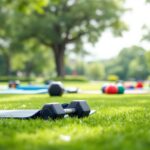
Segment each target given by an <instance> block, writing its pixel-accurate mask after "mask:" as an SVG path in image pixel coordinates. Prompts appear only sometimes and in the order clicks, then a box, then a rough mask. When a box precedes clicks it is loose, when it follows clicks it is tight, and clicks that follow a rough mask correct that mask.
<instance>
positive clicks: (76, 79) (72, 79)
mask: <svg viewBox="0 0 150 150" xmlns="http://www.w3.org/2000/svg"><path fill="white" fill-rule="evenodd" d="M53 80H55V81H63V82H88V79H87V78H86V77H85V76H68V75H67V76H65V78H60V77H57V78H53Z"/></svg>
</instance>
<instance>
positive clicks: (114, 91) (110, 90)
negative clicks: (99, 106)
mask: <svg viewBox="0 0 150 150" xmlns="http://www.w3.org/2000/svg"><path fill="white" fill-rule="evenodd" d="M105 93H107V94H117V93H118V88H117V86H116V85H113V84H111V85H108V86H107V87H106V89H105Z"/></svg>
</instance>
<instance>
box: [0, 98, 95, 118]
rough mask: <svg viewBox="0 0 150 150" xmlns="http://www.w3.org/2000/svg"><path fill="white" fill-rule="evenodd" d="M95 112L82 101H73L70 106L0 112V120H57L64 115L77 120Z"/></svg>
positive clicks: (46, 105) (62, 105) (52, 105)
mask: <svg viewBox="0 0 150 150" xmlns="http://www.w3.org/2000/svg"><path fill="white" fill-rule="evenodd" d="M94 112H95V111H94V110H92V111H90V108H89V106H88V104H87V103H86V101H84V100H74V101H72V102H71V103H70V104H59V103H50V104H45V105H44V106H43V108H42V109H28V110H0V118H17V119H31V118H42V119H45V120H47V119H49V118H51V119H58V118H64V117H65V116H66V115H69V116H71V117H75V116H77V117H78V118H81V117H86V116H89V115H90V114H93V113H94Z"/></svg>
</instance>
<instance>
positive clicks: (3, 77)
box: [0, 76, 35, 83]
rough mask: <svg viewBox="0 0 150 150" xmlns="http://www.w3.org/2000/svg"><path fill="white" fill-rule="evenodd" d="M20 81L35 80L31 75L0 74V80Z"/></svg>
mask: <svg viewBox="0 0 150 150" xmlns="http://www.w3.org/2000/svg"><path fill="white" fill-rule="evenodd" d="M17 80H19V81H21V82H30V81H33V80H35V79H34V78H31V77H17V76H0V82H7V83H8V82H9V81H17Z"/></svg>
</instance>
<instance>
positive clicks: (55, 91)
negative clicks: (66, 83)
mask: <svg viewBox="0 0 150 150" xmlns="http://www.w3.org/2000/svg"><path fill="white" fill-rule="evenodd" d="M48 93H49V95H50V96H62V95H63V93H64V87H63V84H62V83H61V82H52V83H51V84H50V85H49V87H48Z"/></svg>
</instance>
